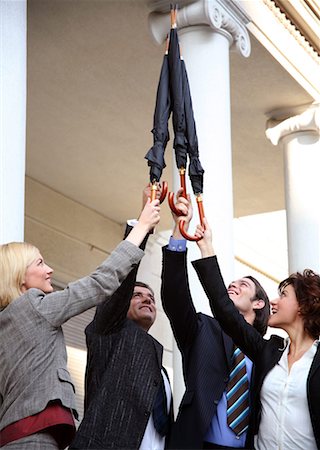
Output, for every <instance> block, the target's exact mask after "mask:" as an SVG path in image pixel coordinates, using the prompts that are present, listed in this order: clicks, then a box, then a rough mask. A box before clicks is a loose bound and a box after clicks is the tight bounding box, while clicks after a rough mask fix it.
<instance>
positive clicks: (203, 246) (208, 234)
mask: <svg viewBox="0 0 320 450" xmlns="http://www.w3.org/2000/svg"><path fill="white" fill-rule="evenodd" d="M195 235H196V236H197V237H198V238H200V240H199V241H197V245H198V247H199V249H200V252H201V256H202V258H208V257H209V256H213V255H215V252H214V249H213V244H212V231H211V228H210V226H209V223H208V221H207V219H206V218H205V217H204V218H203V226H202V225H197V228H196V232H195Z"/></svg>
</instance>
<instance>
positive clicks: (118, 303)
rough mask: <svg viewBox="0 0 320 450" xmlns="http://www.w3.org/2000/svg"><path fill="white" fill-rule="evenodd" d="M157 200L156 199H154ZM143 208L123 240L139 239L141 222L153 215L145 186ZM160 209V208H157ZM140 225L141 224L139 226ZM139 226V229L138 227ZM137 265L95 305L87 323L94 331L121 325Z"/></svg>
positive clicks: (104, 331)
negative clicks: (111, 291)
mask: <svg viewBox="0 0 320 450" xmlns="http://www.w3.org/2000/svg"><path fill="white" fill-rule="evenodd" d="M156 202H158V200H157V201H156ZM142 204H143V208H142V212H141V215H140V217H139V220H138V221H137V223H136V224H135V227H132V226H129V225H127V227H126V231H125V237H124V239H125V240H130V237H131V238H132V236H133V238H134V239H136V238H137V239H138V240H140V238H141V236H143V235H144V234H145V233H144V231H143V230H144V225H143V223H148V214H150V215H151V217H152V216H153V215H154V211H149V212H148V209H150V205H151V203H150V187H149V186H148V187H146V188H145V189H144V191H143V201H142ZM148 205H149V206H148ZM158 209H160V208H158ZM152 224H153V222H152V221H151V222H150V224H149V226H147V229H148V232H147V233H146V234H145V236H144V239H143V241H142V242H141V244H140V248H141V250H144V249H145V247H146V244H147V240H148V236H149V231H150V229H151V226H152ZM141 225H142V226H141ZM136 227H137V230H136V231H137V232H136V233H134V228H136ZM139 228H140V229H139ZM138 268H139V265H137V266H136V267H134V268H133V269H132V270H131V272H130V273H129V275H128V276H127V278H126V279H125V280H124V282H123V283H122V284H121V285H120V287H119V288H118V289H117V291H116V292H115V293H114V294H113V296H112V298H111V299H110V301H109V302H104V303H102V304H101V305H99V306H98V307H97V311H96V314H95V317H94V319H93V321H92V323H91V324H90V325H89V327H90V328H91V329H93V330H94V331H95V332H96V333H99V334H107V333H110V332H112V331H115V330H116V329H117V328H119V327H121V325H122V324H123V321H124V319H125V318H126V316H127V312H128V309H129V307H130V301H131V298H132V294H133V290H134V285H135V281H136V276H137V272H138Z"/></svg>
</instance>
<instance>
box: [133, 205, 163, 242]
mask: <svg viewBox="0 0 320 450" xmlns="http://www.w3.org/2000/svg"><path fill="white" fill-rule="evenodd" d="M159 205H160V202H159V200H158V199H156V200H153V201H151V200H150V198H148V200H147V203H146V204H145V206H144V208H143V210H142V212H141V214H140V217H139V220H138V223H137V224H136V225H135V227H134V228H133V229H132V230H131V231H130V233H129V234H128V236H127V238H126V240H128V241H130V242H132V243H133V244H135V245H137V246H139V245H140V244H141V242H142V241H143V239H144V238H145V236H146V234H147V233H148V232H149V231H151V230H153V228H154V227H155V226H156V225H157V224H158V223H159V221H160V206H159Z"/></svg>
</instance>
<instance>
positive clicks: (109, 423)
mask: <svg viewBox="0 0 320 450" xmlns="http://www.w3.org/2000/svg"><path fill="white" fill-rule="evenodd" d="M135 277H136V271H135V270H133V271H132V272H131V273H130V274H129V276H128V277H127V279H126V280H125V282H124V283H123V284H122V285H121V287H120V288H119V289H118V290H117V292H116V293H115V294H114V296H113V298H112V299H111V301H110V302H109V303H108V304H106V303H105V304H103V305H101V306H100V307H98V308H97V311H96V315H95V317H94V320H93V321H92V322H91V323H90V324H89V325H88V327H87V328H86V337H87V346H88V360H87V370H86V396H85V415H84V418H83V421H82V423H81V424H80V427H79V429H78V431H77V433H76V437H75V439H74V441H73V442H72V444H71V446H70V447H69V448H70V449H111V448H113V449H114V448H116V449H138V448H139V447H140V443H141V441H142V438H143V436H144V432H145V429H146V426H147V423H148V420H149V417H150V414H151V412H152V409H153V405H154V401H155V398H156V394H157V390H158V387H159V383H160V381H161V366H162V352H163V348H162V345H160V344H159V342H158V341H156V340H155V339H154V338H153V337H152V336H151V335H149V334H148V333H147V332H146V331H144V330H143V329H142V328H141V327H140V326H138V325H137V324H136V323H135V322H134V321H132V320H130V319H127V317H126V315H127V311H128V308H129V305H130V301H131V297H132V292H133V288H134V281H135Z"/></svg>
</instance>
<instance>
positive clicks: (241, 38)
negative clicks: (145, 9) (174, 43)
mask: <svg viewBox="0 0 320 450" xmlns="http://www.w3.org/2000/svg"><path fill="white" fill-rule="evenodd" d="M169 20H170V19H169V13H159V12H152V13H151V14H150V15H149V24H150V29H151V33H152V35H153V37H154V39H155V41H156V42H158V43H159V44H161V43H163V42H164V40H165V38H166V35H167V33H168V30H169V28H170V22H169ZM248 22H249V17H248V16H247V15H246V14H245V13H244V11H243V9H241V8H240V6H238V5H237V4H236V3H235V2H233V1H232V0H198V1H196V2H194V3H191V4H188V5H186V6H184V7H183V8H181V9H179V10H178V13H177V26H178V28H179V29H180V30H181V29H183V28H187V27H191V26H196V25H207V26H209V27H210V28H211V29H212V30H214V31H215V32H219V33H222V34H224V36H227V37H228V38H229V39H230V42H231V47H232V48H234V49H236V50H237V51H238V52H239V53H240V54H241V55H242V56H244V57H246V58H247V57H249V56H250V52H251V45H250V37H249V33H248V30H247V28H246V24H247V23H248Z"/></svg>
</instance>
